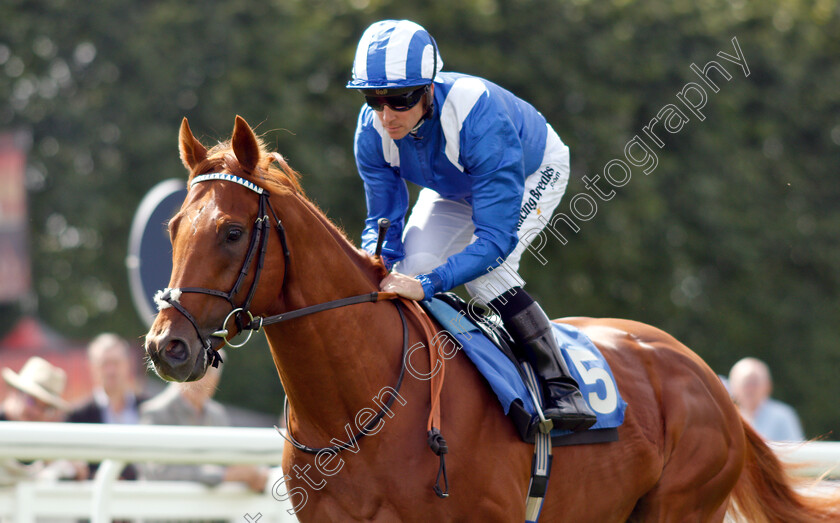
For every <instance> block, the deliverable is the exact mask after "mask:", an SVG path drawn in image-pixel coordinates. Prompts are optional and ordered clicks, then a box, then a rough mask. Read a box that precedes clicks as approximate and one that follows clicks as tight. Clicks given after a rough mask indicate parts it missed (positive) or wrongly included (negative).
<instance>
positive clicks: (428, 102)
mask: <svg viewBox="0 0 840 523" xmlns="http://www.w3.org/2000/svg"><path fill="white" fill-rule="evenodd" d="M431 86H432V84H429V85H427V86H426V92H425V93H423V106H424V107H425V109H426V110H425V111H424V112H423V116H421V117H420V119H419V120H418V121H417V125H415V126H414V128H413V129H412V130H411V131H409V133H410V134H411V135H413V136H416V134H417V131H418V130H419V129H420V126H422V125H423V122H425V121H426V120H428V119H429V118H431V117H432V112H433V110H434V106H435V101H434V99H432V95H431V92H432V87H431Z"/></svg>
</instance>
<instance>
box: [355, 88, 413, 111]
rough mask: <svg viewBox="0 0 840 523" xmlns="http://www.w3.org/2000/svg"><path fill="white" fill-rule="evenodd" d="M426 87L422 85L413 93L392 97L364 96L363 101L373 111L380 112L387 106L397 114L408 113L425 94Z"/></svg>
mask: <svg viewBox="0 0 840 523" xmlns="http://www.w3.org/2000/svg"><path fill="white" fill-rule="evenodd" d="M426 89H427V87H426V86H425V85H424V86H423V87H420V88H418V89H415V90H414V91H409V92H407V93H404V94H397V95H393V96H365V101H366V102H367V104H368V105H369V106H370V107H371V108H372V109H373V110H374V111H382V110H383V109H385V106H386V105H387V106H388V107H390V108H391V109H393V110H394V111H397V112H404V111H408V110H409V109H411V108H412V107H414V106H415V105H417V102H419V101H420V99H421V98H423V95H424V94H426Z"/></svg>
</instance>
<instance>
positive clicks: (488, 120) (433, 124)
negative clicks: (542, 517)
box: [347, 20, 595, 430]
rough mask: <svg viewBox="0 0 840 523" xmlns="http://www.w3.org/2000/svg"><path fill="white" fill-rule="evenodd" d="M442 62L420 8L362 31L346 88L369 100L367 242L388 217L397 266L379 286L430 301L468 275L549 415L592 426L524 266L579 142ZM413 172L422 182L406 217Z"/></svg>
mask: <svg viewBox="0 0 840 523" xmlns="http://www.w3.org/2000/svg"><path fill="white" fill-rule="evenodd" d="M442 67H443V60H442V59H441V57H440V54H439V53H438V50H437V45H436V43H435V41H434V39H433V38H432V37H431V35H429V33H428V32H426V30H425V29H423V28H422V27H421V26H419V25H417V24H416V23H414V22H411V21H408V20H384V21H381V22H377V23H374V24H373V25H371V26H370V27H369V28H368V29H367V30H366V31H365V32H364V34H363V35H362V38H361V40H360V41H359V46H358V49H357V51H356V58H355V61H354V64H353V74H352V80H351V81H350V82H349V83H348V84H347V87H348V88H350V89H358V90H359V91H361V94H362V95H364V97H365V100H366V102H367V103H366V104H365V105H363V106H362V110H361V112H360V113H359V120H358V124H357V127H356V135H355V140H354V149H353V150H354V154H355V157H356V165H357V167H358V169H359V174H360V175H361V177H362V180H363V181H364V186H365V196H366V200H367V210H368V213H367V220H366V222H365V223H366V228H365V230H364V232H363V233H362V246H363V248H365V249H366V250H367V251H369V252H371V253H372V252H373V251H374V249H375V246H376V240H377V235H378V228H377V221H378V220H379V219H380V218H383V217H384V218H388V219H389V220H390V221H391V223H392V226H391V228H390V229H389V230H388V232H387V234H386V236H385V241H384V244H383V249H382V256H383V259H384V260H385V262H386V266H388V267H389V268H390V267H391V266H393V269H394V270H393V272H391V273H390V274H389V275H388V276H386V277H385V279H383V280H382V283H381V286H380V287H381V290H383V291H388V292H395V293H397V294H399V295H400V296H403V297H405V298H409V299H413V300H424V299H430V298H431V297H432V295H434V294H435V293H438V292H444V291H447V290H450V289H452V288H455V287H457V286H459V285H461V284H466V288H467V292H469V293H470V295H472V296H474V297H476V298H478V299H479V300H480V301H482V302H483V303H484V304H486V305H488V306H489V307H491V308H492V309H493V310H494V311H496V312H498V313H499V316H500V317H501V318H502V321H503V322H504V325H505V327H506V328H507V330H508V331H509V332H510V334H511V335H512V336H513V337H514V338H515V340H516V342H517V343H518V345H519V346H520V347H522V348H524V350H525V354H524V356H525V357H526V358H527V359H528V360H529V361H530V362H531V364H532V366H533V367H534V369H535V371H536V372H537V374H539V375H540V377H541V378H542V383H543V391H542V392H543V397H544V409H543V412H544V415H545V416H546V418H549V419H551V420H552V421H553V422H554V427H555V428H560V429H565V430H584V429H586V428H589V427H590V426H591V425H592V424H593V423H595V414H594V413H593V412H592V411H591V410H590V408H589V406H588V405H587V404H586V402H585V401H584V399H583V396H582V395H581V393H580V389H579V387H578V384H577V383H576V382H575V380H574V378H572V377H571V375H570V374H569V369H568V367H567V366H566V363H565V361H564V360H563V358H562V356H561V355H560V352H559V350H558V347H557V342H556V340H555V339H554V336H553V334H552V329H551V323H550V321H549V319H548V317H547V316H546V314H545V313H544V312H543V310H542V308H541V307H540V305H539V304H538V303H536V301H534V299H533V298H532V297H531V296H529V295H528V293H526V292H525V291H524V290H523V289H522V285H524V282H523V281H522V279H521V278H520V277H519V275H518V274H517V271H518V268H519V261H520V258H521V257H522V254H523V252H524V251H525V248H526V247H527V246H528V244H529V243H530V239H531V238H533V237H534V236H535V235H536V233H538V232H539V231H541V230H542V229H543V227H544V226H545V224H547V223H548V221H547V218H548V217H550V216H551V214H552V212H553V211H554V208H555V207H556V206H557V204H558V203H559V202H560V199H561V198H562V196H563V193H564V191H565V190H566V183H567V182H568V177H569V149H568V147H566V145H565V144H564V143H563V142H562V141H561V140H560V137H559V136H557V133H555V132H554V130H553V129H552V128H551V126H550V125H548V124H547V123H546V121H545V118H544V117H543V116H542V115H541V114H540V113H539V112H538V111H537V110H536V109H534V107H532V106H531V105H530V104H528V103H527V102H525V101H523V100H521V99H519V98H517V97H516V96H514V95H513V94H511V93H510V92H508V91H506V90H505V89H503V88H501V87H499V86H498V85H496V84H494V83H492V82H489V81H487V80H484V79H482V78H478V77H475V76H469V75H465V74H459V73H449V72H441V68H442ZM406 180H408V181H410V182H412V183H415V184H417V185H419V186H422V187H424V189H423V190H421V191H420V194H419V196H418V199H417V202H416V203H415V205H414V207H413V209H412V211H411V216H410V217H409V219H408V222H405V216H406V213H407V211H408V189H407V187H406V183H405V181H406ZM526 233H527V234H526ZM523 240H524V241H523ZM517 350H520V349H517Z"/></svg>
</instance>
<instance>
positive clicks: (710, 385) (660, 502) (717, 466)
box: [633, 352, 745, 522]
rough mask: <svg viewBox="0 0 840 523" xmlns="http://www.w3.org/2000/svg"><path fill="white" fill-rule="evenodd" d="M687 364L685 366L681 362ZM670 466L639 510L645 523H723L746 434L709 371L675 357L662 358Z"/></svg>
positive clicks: (667, 462) (635, 516) (667, 463)
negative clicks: (666, 522) (710, 522)
mask: <svg viewBox="0 0 840 523" xmlns="http://www.w3.org/2000/svg"><path fill="white" fill-rule="evenodd" d="M680 359H683V360H684V361H678V360H680ZM662 364H663V365H665V366H666V367H664V368H663V369H662V370H663V371H664V370H665V368H667V369H669V371H668V372H669V374H662V375H663V376H668V378H667V379H666V380H663V394H662V399H661V402H662V413H663V417H664V421H665V434H666V441H665V448H664V452H665V456H664V458H665V466H664V467H663V470H662V475H661V477H660V479H659V482H657V484H656V486H655V487H654V488H653V489H652V490H651V491H650V492H648V493H647V494H646V495H645V496H644V497H643V498H642V499H641V500H640V501H639V503H638V505H637V506H636V510H635V511H634V513H633V519H638V520H639V521H645V522H647V521H669V522H670V521H703V522H706V521H714V522H720V521H723V519H724V515H725V512H726V508H727V498H728V496H729V493H730V492H731V490H732V488H733V487H734V486H735V484H736V482H737V481H738V477H739V475H740V473H741V468H742V466H743V459H744V450H745V442H744V433H743V429H742V428H741V422H740V418H739V417H738V413H737V412H736V411H735V408H734V405H733V404H732V402H731V400H730V399H729V398H728V396H726V393H725V390H724V389H723V387H722V385H721V384H720V383H719V382H718V378H717V377H716V376H714V374H712V373H711V372H708V371H707V370H706V368H704V367H705V366H703V367H700V366H698V365H697V364H696V362H695V361H694V360H693V358H686V357H685V356H684V355H683V354H680V353H679V352H674V353H671V354H669V355H667V356H666V357H664V358H662Z"/></svg>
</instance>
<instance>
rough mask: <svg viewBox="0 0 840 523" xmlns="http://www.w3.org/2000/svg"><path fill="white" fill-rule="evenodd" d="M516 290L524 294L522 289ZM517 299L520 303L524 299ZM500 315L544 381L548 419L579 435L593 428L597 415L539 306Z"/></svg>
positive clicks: (531, 303)
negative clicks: (581, 431)
mask: <svg viewBox="0 0 840 523" xmlns="http://www.w3.org/2000/svg"><path fill="white" fill-rule="evenodd" d="M517 290H518V291H519V292H521V293H523V294H525V292H524V291H522V290H521V289H517ZM525 296H528V295H527V294H525ZM518 297H519V298H520V301H521V296H518ZM528 298H530V296H528ZM501 315H502V321H503V322H504V324H505V327H506V328H507V330H508V332H509V333H510V334H511V336H512V337H513V338H514V340H515V341H516V342H517V344H518V345H520V346H521V347H523V348H524V350H525V355H526V357H527V359H528V361H529V362H530V363H531V365H532V366H533V368H534V370H535V372H536V373H537V374H538V375H539V376H540V378H541V379H542V383H543V414H544V416H545V417H546V419H551V420H552V421H553V422H554V428H558V429H562V430H571V431H580V430H586V429H588V428H589V427H591V426H592V425H593V424H594V423H595V421H596V419H595V413H594V412H592V410H591V409H590V408H589V405H588V404H587V403H586V401H585V400H584V399H583V395H582V394H581V392H580V388H579V387H578V384H577V382H576V381H575V379H574V378H572V376H571V374H570V373H569V368H568V367H567V366H566V362H565V360H564V359H563V356H562V355H561V354H560V350H559V347H558V346H557V340H555V339H554V333H553V332H552V328H551V322H550V320H549V319H548V316H546V314H545V312H543V310H542V308H541V307H540V305H539V304H538V303H537V302H536V301H533V298H531V299H530V304H528V305H527V306H525V307H524V308H520V310H519V311H518V312H516V313H515V314H513V315H510V316H509V317H505V316H506V315H505V314H504V313H502V314H501Z"/></svg>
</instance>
